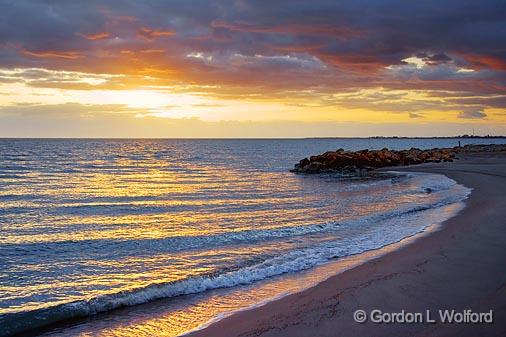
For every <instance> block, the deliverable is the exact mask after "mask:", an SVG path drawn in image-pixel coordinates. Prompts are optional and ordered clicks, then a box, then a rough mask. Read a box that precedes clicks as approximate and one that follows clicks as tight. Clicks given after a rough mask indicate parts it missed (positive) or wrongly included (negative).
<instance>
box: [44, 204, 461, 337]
mask: <svg viewBox="0 0 506 337" xmlns="http://www.w3.org/2000/svg"><path fill="white" fill-rule="evenodd" d="M461 207H462V205H461V204H456V205H449V206H446V207H444V208H443V209H441V211H442V213H444V214H446V215H449V214H455V213H456V212H458V211H459V210H460V209H461ZM438 229H439V225H435V224H433V225H431V226H430V227H428V228H427V229H426V230H425V231H424V232H423V233H421V234H418V235H415V236H411V237H408V238H405V239H403V240H402V241H400V242H397V243H393V244H390V245H388V246H385V247H383V248H381V249H377V250H372V251H368V252H365V253H362V254H359V255H352V256H347V257H344V258H340V259H339V260H336V261H333V262H329V263H327V264H324V265H321V266H318V267H315V268H313V269H311V270H308V271H302V272H300V273H297V274H288V275H283V276H279V277H276V278H273V279H269V280H264V281H262V282H260V283H257V284H255V285H246V286H241V287H237V288H235V289H218V290H212V291H209V292H207V293H206V294H200V295H198V296H192V297H185V296H183V297H179V298H172V299H165V300H160V301H157V302H153V303H150V304H146V305H143V306H140V307H134V308H125V309H122V310H119V311H115V312H112V313H108V314H104V315H101V316H99V317H97V318H96V320H92V321H89V322H87V323H84V324H83V326H81V327H78V328H74V329H72V328H71V329H67V330H64V332H65V334H66V335H67V336H80V337H84V336H101V337H102V336H103V337H106V336H114V337H139V336H163V337H175V336H180V335H182V334H185V333H187V332H188V331H190V330H194V329H200V328H203V327H205V326H207V325H209V324H211V323H212V322H213V321H215V320H216V319H217V317H219V318H223V317H226V316H229V315H230V314H232V313H234V312H237V311H239V310H245V309H246V308H253V307H255V306H258V305H261V304H262V303H267V302H268V301H270V300H272V299H275V298H279V297H282V296H285V295H286V294H290V293H296V292H300V291H303V290H304V289H307V288H310V287H312V286H314V285H316V284H318V283H320V282H322V281H324V280H326V279H328V278H330V277H332V276H334V275H337V274H340V273H342V272H344V271H346V270H349V269H351V268H353V267H355V266H358V265H360V264H363V263H365V262H367V261H369V260H371V259H374V258H377V257H379V256H382V255H385V254H388V253H389V252H392V251H394V250H396V249H398V248H399V247H401V246H404V245H408V244H411V243H413V242H414V241H415V240H417V239H419V238H420V237H422V236H424V235H427V234H430V233H431V232H433V231H436V230H438ZM50 335H51V336H54V335H57V334H50Z"/></svg>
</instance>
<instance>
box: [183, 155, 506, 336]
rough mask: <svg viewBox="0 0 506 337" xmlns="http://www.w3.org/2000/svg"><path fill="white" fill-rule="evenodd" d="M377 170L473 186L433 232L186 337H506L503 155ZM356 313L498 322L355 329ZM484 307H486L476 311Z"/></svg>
mask: <svg viewBox="0 0 506 337" xmlns="http://www.w3.org/2000/svg"><path fill="white" fill-rule="evenodd" d="M461 158H462V159H461V160H458V161H456V162H453V163H437V164H435V163H434V164H433V163H430V164H420V165H416V166H414V167H413V166H410V167H394V168H384V169H381V170H380V171H386V170H391V169H395V170H396V171H406V172H409V171H414V172H416V171H419V172H426V173H439V174H444V175H445V176H447V177H449V178H451V179H453V180H455V181H457V183H459V184H463V185H464V186H467V187H471V188H473V193H472V194H471V195H470V197H469V198H468V199H467V200H466V201H465V203H466V207H465V208H464V209H463V210H461V211H460V212H459V213H458V214H457V215H456V216H454V217H452V218H450V219H448V220H447V221H445V222H444V223H443V224H441V225H440V226H441V228H440V229H439V230H437V231H432V232H430V233H429V234H427V235H421V236H417V239H416V240H414V242H411V243H409V244H408V245H403V246H401V247H399V248H398V249H396V250H394V251H391V252H388V253H387V254H385V255H380V256H379V257H375V258H372V259H370V260H367V261H366V262H365V263H362V264H360V265H358V266H355V267H352V268H351V269H348V270H345V271H343V272H342V273H339V274H337V275H334V276H331V277H330V278H328V279H327V280H325V281H323V282H321V283H319V284H317V285H315V286H313V287H310V288H308V289H306V290H304V291H302V292H300V293H295V294H290V295H288V296H286V297H283V298H280V299H275V300H273V301H271V302H268V303H267V304H264V305H262V306H257V307H254V308H252V309H245V310H241V311H238V312H235V313H233V314H232V315H230V316H227V317H225V318H223V319H221V320H218V321H216V322H213V323H211V324H209V325H207V326H206V327H204V328H202V329H200V330H197V331H195V330H194V331H192V332H189V333H188V334H185V335H184V336H189V337H198V336H209V337H213V336H217V337H218V336H219V337H227V336H230V337H232V336H244V337H246V336H289V337H292V336H293V337H295V336H301V337H302V336H308V335H314V336H335V335H339V336H357V335H358V336H369V335H375V336H405V335H407V334H409V335H411V336H445V335H455V334H458V335H464V336H467V335H468V336H473V335H477V334H482V335H483V334H484V333H486V334H487V335H492V336H495V335H503V334H504V333H506V323H505V319H506V258H504V252H505V251H506V243H505V242H506V233H505V232H504V231H503V230H502V228H501V227H502V226H504V225H505V224H504V220H503V219H506V211H505V210H506V195H504V193H503V192H502V191H504V190H505V188H506V175H503V174H502V172H506V154H504V153H494V154H490V153H488V154H480V153H475V154H464V155H462V156H461ZM484 210H486V212H484ZM357 309H364V310H365V311H367V310H372V309H379V310H381V311H382V312H385V313H395V312H400V311H401V310H405V311H406V312H426V311H427V310H429V311H430V312H432V313H433V315H436V313H437V312H438V309H455V310H456V311H463V310H466V309H471V310H473V309H474V310H473V311H474V312H485V311H488V310H490V309H492V310H494V320H495V323H494V324H443V323H441V322H437V323H433V324H431V323H426V322H425V323H417V324H402V323H395V324H377V323H372V322H369V321H368V322H366V323H364V324H359V323H357V322H355V321H354V320H353V313H354V311H355V310H357ZM480 310H481V311H480Z"/></svg>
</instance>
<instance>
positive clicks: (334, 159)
mask: <svg viewBox="0 0 506 337" xmlns="http://www.w3.org/2000/svg"><path fill="white" fill-rule="evenodd" d="M500 151H506V145H466V146H464V147H458V146H457V147H453V148H435V149H430V150H420V149H417V148H411V149H409V150H401V151H396V150H389V149H387V148H384V149H381V150H361V151H356V152H352V151H345V150H343V149H338V150H336V151H328V152H325V153H323V154H320V155H317V156H311V157H310V158H304V159H302V160H301V161H300V162H299V163H298V164H295V167H294V169H292V170H290V171H291V172H299V173H326V172H336V173H340V174H344V175H356V174H363V173H364V172H368V171H371V170H374V169H377V168H381V167H387V166H406V165H417V164H422V163H440V162H452V161H453V160H454V159H456V155H457V154H458V153H468V152H469V153H470V152H500Z"/></svg>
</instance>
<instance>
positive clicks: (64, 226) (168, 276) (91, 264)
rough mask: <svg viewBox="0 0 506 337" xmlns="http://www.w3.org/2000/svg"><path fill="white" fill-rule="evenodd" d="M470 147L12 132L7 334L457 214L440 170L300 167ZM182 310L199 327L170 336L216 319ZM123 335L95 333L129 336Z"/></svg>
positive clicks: (269, 269)
mask: <svg viewBox="0 0 506 337" xmlns="http://www.w3.org/2000/svg"><path fill="white" fill-rule="evenodd" d="M460 141H461V142H462V145H464V144H467V143H491V142H496V143H501V142H502V141H501V140H479V139H472V140H462V139H460ZM457 143H458V140H457V139H305V140H67V139H61V140H11V139H3V140H0V325H1V326H2V328H3V331H2V332H0V335H2V333H3V334H8V333H10V332H14V331H19V330H20V329H24V328H27V327H37V326H42V325H45V324H47V323H54V322H58V321H60V320H65V319H68V318H73V317H86V316H91V315H94V314H97V313H102V312H108V311H111V310H113V309H116V308H120V307H125V306H134V305H137V304H142V303H146V302H150V301H153V300H155V299H160V298H174V297H177V296H180V295H185V294H194V295H195V296H197V295H198V294H203V293H206V292H209V291H211V290H213V289H218V288H230V289H234V287H238V286H243V285H251V284H253V285H254V284H255V283H256V282H260V281H262V280H266V279H269V278H273V277H278V276H279V275H283V274H287V273H296V272H298V271H301V270H306V269H310V268H313V267H315V266H318V265H321V264H323V263H325V262H328V261H331V260H333V259H336V258H340V257H345V256H349V255H352V254H360V253H361V252H364V251H367V250H370V249H376V248H379V247H382V246H384V245H387V244H389V243H392V242H397V241H399V240H401V239H402V238H404V237H407V236H410V235H413V234H415V233H418V232H420V231H422V230H423V229H424V228H426V227H427V226H428V225H430V224H432V223H435V222H440V221H443V220H444V219H446V218H447V217H449V216H451V215H452V214H453V213H452V212H453V210H455V207H454V206H455V205H456V204H459V203H460V202H461V201H462V200H464V199H465V198H466V197H467V195H468V194H469V189H467V188H465V187H463V186H461V185H459V184H457V183H456V182H454V181H452V180H451V179H448V178H446V177H443V176H438V175H429V174H410V175H401V176H396V177H395V178H392V176H385V177H383V178H380V179H374V180H359V181H355V180H343V179H341V178H339V177H336V176H332V175H325V176H307V175H306V176H304V175H296V174H293V173H290V172H289V171H288V170H289V169H290V168H292V167H293V165H294V164H295V163H296V162H298V161H299V160H300V159H302V158H304V157H307V156H309V155H313V154H318V153H322V152H325V151H328V150H335V149H337V148H344V149H347V150H359V149H364V148H368V149H381V148H383V147H388V148H392V149H405V148H410V147H419V148H433V147H447V146H455V145H456V144H457ZM426 188H430V189H431V190H432V191H433V193H426ZM259 300H261V299H259ZM237 301H238V303H235V304H234V307H240V306H241V305H242V303H241V301H240V299H238V300H237ZM250 302H251V301H250ZM250 302H248V303H250ZM185 310H186V311H185ZM206 310H207V311H209V310H210V309H209V308H208V309H206ZM213 310H214V311H213V315H214V314H219V313H220V310H222V309H221V308H219V307H215V308H213ZM223 310H224V309H223ZM181 311H182V312H183V314H180V316H181V315H182V316H184V314H185V313H186V315H187V316H188V315H190V313H191V315H193V318H194V319H193V320H192V322H193V323H192V322H190V323H188V321H183V320H176V319H174V320H173V321H170V317H172V316H170V317H169V322H171V326H173V327H174V329H173V331H172V330H171V331H172V332H170V331H168V332H167V334H166V335H177V334H179V333H181V332H184V331H187V330H189V329H191V328H194V327H195V326H194V325H195V322H198V321H199V317H200V316H199V315H201V316H202V315H204V314H203V313H199V312H196V310H195V308H193V307H192V306H191V305H190V304H189V305H187V306H185V307H184V308H182V309H181ZM211 311H212V310H211ZM174 317H175V316H174ZM202 317H207V316H205V315H204V316H202ZM201 319H203V318H201ZM192 324H193V325H192ZM115 331H116V332H114V331H111V330H108V331H107V333H105V332H104V330H100V331H94V332H93V333H92V334H93V335H125V334H124V333H119V332H118V331H117V330H115ZM145 331H148V332H147V333H145V334H144V335H149V334H150V333H152V330H149V329H147V330H145ZM150 331H151V332H150ZM60 332H61V331H60ZM48 333H49V334H51V333H56V332H54V331H53V332H48ZM61 333H63V335H71V334H73V335H86V334H89V333H90V332H89V331H85V330H82V331H81V330H78V331H77V332H76V331H74V332H72V333H70V331H66V330H64V331H63V332H61ZM135 335H137V336H140V335H143V333H142V331H141V330H136V331H135Z"/></svg>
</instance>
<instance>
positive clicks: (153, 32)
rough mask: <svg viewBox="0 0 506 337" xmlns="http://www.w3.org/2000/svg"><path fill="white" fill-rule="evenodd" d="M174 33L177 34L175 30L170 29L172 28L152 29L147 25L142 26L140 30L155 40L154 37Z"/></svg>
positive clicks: (144, 35) (142, 33)
mask: <svg viewBox="0 0 506 337" xmlns="http://www.w3.org/2000/svg"><path fill="white" fill-rule="evenodd" d="M174 34H176V33H175V32H173V31H170V30H161V29H150V28H147V27H142V28H141V29H140V30H139V35H140V36H142V37H144V38H146V39H148V40H154V39H156V38H158V37H161V36H172V35H174Z"/></svg>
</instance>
